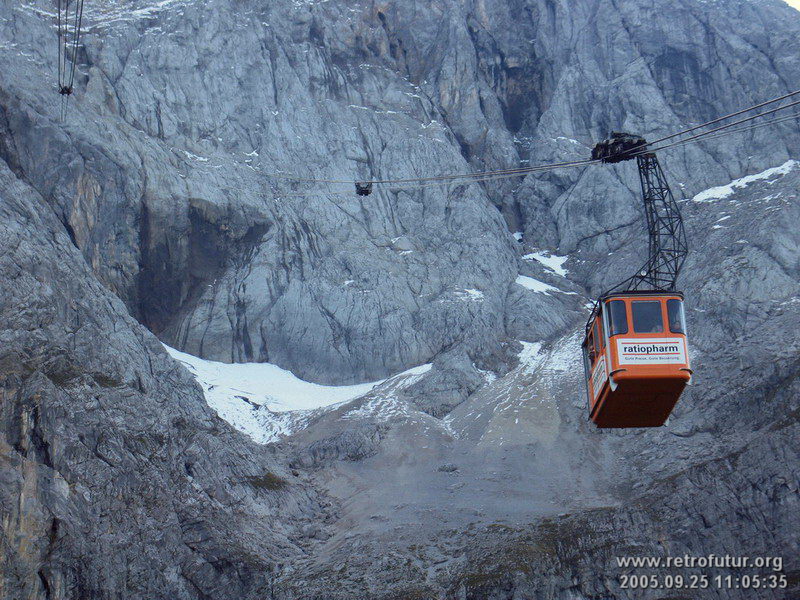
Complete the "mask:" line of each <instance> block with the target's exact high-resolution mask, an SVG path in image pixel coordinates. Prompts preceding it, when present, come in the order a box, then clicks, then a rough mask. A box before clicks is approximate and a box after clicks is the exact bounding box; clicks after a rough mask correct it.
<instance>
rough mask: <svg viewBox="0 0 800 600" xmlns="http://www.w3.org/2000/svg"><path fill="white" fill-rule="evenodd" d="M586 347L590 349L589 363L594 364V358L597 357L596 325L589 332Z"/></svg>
mask: <svg viewBox="0 0 800 600" xmlns="http://www.w3.org/2000/svg"><path fill="white" fill-rule="evenodd" d="M586 349H587V350H588V351H589V364H590V365H593V364H594V359H595V358H596V357H597V352H596V350H595V346H594V327H592V330H591V331H590V332H589V337H588V338H587V340H586Z"/></svg>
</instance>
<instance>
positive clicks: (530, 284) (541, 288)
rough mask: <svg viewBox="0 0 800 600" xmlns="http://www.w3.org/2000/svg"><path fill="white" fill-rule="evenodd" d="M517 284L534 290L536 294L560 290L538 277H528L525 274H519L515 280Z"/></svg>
mask: <svg viewBox="0 0 800 600" xmlns="http://www.w3.org/2000/svg"><path fill="white" fill-rule="evenodd" d="M516 284H517V285H521V286H522V287H524V288H526V289H528V290H531V291H533V292H536V293H538V294H548V295H549V293H550V292H560V291H561V290H559V289H558V288H557V287H553V286H552V285H549V284H547V283H544V282H543V281H539V280H538V279H534V278H533V277H528V276H526V275H519V276H518V277H517V280H516Z"/></svg>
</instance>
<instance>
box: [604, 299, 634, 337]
mask: <svg viewBox="0 0 800 600" xmlns="http://www.w3.org/2000/svg"><path fill="white" fill-rule="evenodd" d="M619 306H621V307H622V312H623V314H622V316H623V317H624V318H623V319H622V320H621V322H620V319H619V318H618V317H619V316H620V315H619V313H618V312H617V313H616V317H615V311H616V310H617V307H619ZM605 310H607V311H608V324H609V336H613V335H625V334H627V333H628V331H629V329H630V327H629V326H628V307H627V305H626V303H625V300H611V301H610V302H606V306H605ZM621 325H624V328H622V327H621Z"/></svg>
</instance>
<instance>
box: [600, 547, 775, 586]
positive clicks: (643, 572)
mask: <svg viewBox="0 0 800 600" xmlns="http://www.w3.org/2000/svg"><path fill="white" fill-rule="evenodd" d="M615 560H616V564H617V567H619V568H622V569H625V570H627V571H629V572H628V573H625V574H623V575H620V576H619V577H618V580H619V584H620V587H621V588H623V589H706V588H717V589H752V590H756V589H784V588H786V586H787V585H788V580H787V578H786V575H785V574H784V573H783V572H782V571H783V558H782V557H780V556H731V555H716V554H709V555H707V556H689V555H683V556H618V557H615ZM668 569H669V570H670V572H669V573H667V572H666V570H668ZM659 570H660V571H662V572H661V573H658V572H656V573H653V571H659Z"/></svg>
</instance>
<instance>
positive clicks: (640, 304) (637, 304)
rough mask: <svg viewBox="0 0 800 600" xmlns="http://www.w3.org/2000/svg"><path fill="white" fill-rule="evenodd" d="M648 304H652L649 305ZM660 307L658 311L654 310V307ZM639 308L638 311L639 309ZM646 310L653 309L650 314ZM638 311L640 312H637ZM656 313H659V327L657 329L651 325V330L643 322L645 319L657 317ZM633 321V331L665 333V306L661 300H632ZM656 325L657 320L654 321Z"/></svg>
mask: <svg viewBox="0 0 800 600" xmlns="http://www.w3.org/2000/svg"><path fill="white" fill-rule="evenodd" d="M646 305H651V306H647V307H646ZM652 305H655V307H658V312H657V313H654V312H652V308H654V306H652ZM637 309H638V311H637ZM644 310H651V312H650V314H649V315H648V314H647V313H646V312H644ZM637 313H638V314H637ZM656 314H657V315H658V326H659V328H658V329H656V328H655V327H651V328H650V329H649V330H647V329H646V328H645V326H644V325H645V323H642V320H644V319H653V318H655V316H656ZM637 322H638V323H639V325H640V327H641V330H640V328H639V327H637ZM631 323H632V324H633V332H634V333H645V334H647V333H664V307H663V305H662V302H661V301H660V300H632V301H631ZM654 325H655V322H654Z"/></svg>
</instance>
